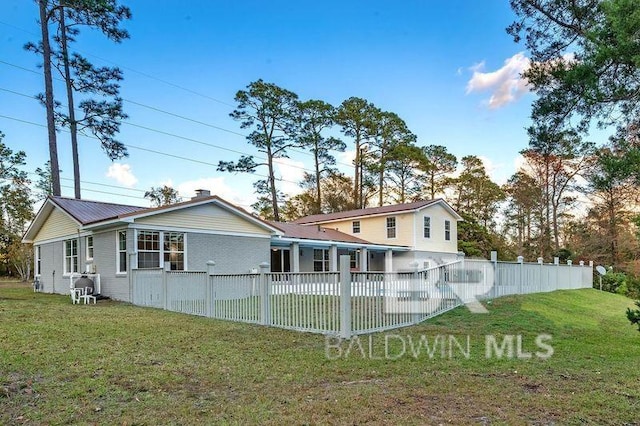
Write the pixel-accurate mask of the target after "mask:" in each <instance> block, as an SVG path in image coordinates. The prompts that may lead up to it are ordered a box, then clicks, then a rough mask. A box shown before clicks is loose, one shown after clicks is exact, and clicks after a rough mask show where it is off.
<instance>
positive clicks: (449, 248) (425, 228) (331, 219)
mask: <svg viewBox="0 0 640 426" xmlns="http://www.w3.org/2000/svg"><path fill="white" fill-rule="evenodd" d="M460 220H462V217H460V215H458V214H457V213H456V212H455V210H453V208H452V207H451V206H450V205H449V204H448V203H447V202H446V201H444V200H442V199H435V200H429V201H416V202H414V203H405V204H395V205H390V206H382V207H371V208H366V209H358V210H350V211H345V212H338V213H329V214H318V215H311V216H306V217H303V218H300V219H298V220H296V221H295V222H296V223H298V224H301V225H321V226H323V227H325V228H332V229H336V230H338V231H340V232H344V233H346V234H349V235H353V236H355V237H358V238H362V239H364V240H367V241H370V242H372V243H376V244H390V245H400V246H408V247H411V249H413V250H416V251H431V252H444V253H457V251H458V226H457V224H458V221H460Z"/></svg>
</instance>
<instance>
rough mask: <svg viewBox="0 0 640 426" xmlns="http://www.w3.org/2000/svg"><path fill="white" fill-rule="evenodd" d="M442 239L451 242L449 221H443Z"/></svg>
mask: <svg viewBox="0 0 640 426" xmlns="http://www.w3.org/2000/svg"><path fill="white" fill-rule="evenodd" d="M444 239H445V241H451V221H450V220H445V221H444Z"/></svg>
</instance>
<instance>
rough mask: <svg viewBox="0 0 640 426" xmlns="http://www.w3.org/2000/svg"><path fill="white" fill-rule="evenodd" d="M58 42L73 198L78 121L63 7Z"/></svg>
mask: <svg viewBox="0 0 640 426" xmlns="http://www.w3.org/2000/svg"><path fill="white" fill-rule="evenodd" d="M60 44H61V47H62V61H63V63H64V80H65V85H66V88H67V103H68V105H69V131H70V133H71V153H72V156H73V190H74V195H75V198H77V199H78V200H79V199H80V198H81V194H80V160H79V155H78V123H77V122H76V113H75V109H74V104H73V86H72V84H71V70H70V67H69V51H68V49H67V26H66V23H65V17H64V7H60Z"/></svg>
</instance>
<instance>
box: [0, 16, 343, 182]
mask: <svg viewBox="0 0 640 426" xmlns="http://www.w3.org/2000/svg"><path fill="white" fill-rule="evenodd" d="M0 23H3V22H1V21H0ZM109 62H112V63H114V64H115V62H113V61H109ZM0 63H1V64H4V65H7V66H11V67H14V68H17V69H20V70H23V71H27V72H30V73H34V74H40V73H39V72H37V71H35V70H32V69H29V68H26V67H23V66H20V65H16V64H12V63H9V62H6V61H2V60H0ZM116 65H117V64H116ZM54 80H56V81H61V82H64V80H63V79H61V78H58V77H54ZM168 84H171V83H168ZM2 90H5V91H7V92H11V93H15V94H20V93H18V92H13V91H11V90H6V89H2ZM185 90H189V89H185ZM20 95H22V96H28V97H32V96H30V95H24V94H20ZM202 96H205V95H202ZM122 100H123V101H124V102H127V103H130V104H133V105H137V106H140V107H143V108H147V109H149V110H152V111H155V112H159V113H162V114H166V115H169V116H172V117H176V118H179V119H181V120H185V121H189V122H192V123H196V124H200V125H202V126H206V127H210V128H212V129H216V130H220V131H222V132H226V133H230V134H233V135H237V136H241V137H243V138H246V137H247V135H246V134H244V133H240V132H236V131H234V130H229V129H225V128H224V127H220V126H216V125H214V124H210V123H206V122H204V121H200V120H196V119H193V118H190V117H186V116H184V115H180V114H177V113H174V112H170V111H166V110H163V109H161V108H158V107H154V106H151V105H147V104H143V103H141V102H137V101H134V100H131V99H127V98H122ZM227 105H229V106H232V107H233V106H234V105H231V104H227ZM147 130H149V129H147ZM195 142H197V141H195ZM198 143H200V142H198ZM212 146H213V147H217V148H220V149H226V148H222V147H219V146H216V145H212ZM289 150H290V151H291V152H295V153H296V154H303V155H307V156H310V157H312V156H313V154H312V153H310V152H307V151H303V150H298V149H295V148H289ZM230 151H231V152H235V153H239V154H241V155H251V154H248V153H243V152H240V151H234V150H230ZM259 159H261V160H265V159H264V158H259ZM336 164H339V165H341V166H345V167H349V168H354V167H355V166H354V165H353V164H349V163H344V162H341V161H336ZM290 166H291V167H295V168H299V169H302V170H305V171H306V172H311V173H313V171H312V170H309V169H306V168H304V167H300V166H295V165H290Z"/></svg>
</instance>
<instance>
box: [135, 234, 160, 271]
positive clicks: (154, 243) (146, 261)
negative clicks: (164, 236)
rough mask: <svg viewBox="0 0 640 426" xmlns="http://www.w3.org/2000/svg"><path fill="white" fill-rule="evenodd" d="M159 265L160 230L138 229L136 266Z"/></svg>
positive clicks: (157, 266)
mask: <svg viewBox="0 0 640 426" xmlns="http://www.w3.org/2000/svg"><path fill="white" fill-rule="evenodd" d="M159 267H160V232H157V231H138V268H140V269H147V268H159Z"/></svg>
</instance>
